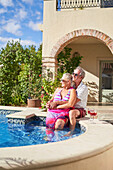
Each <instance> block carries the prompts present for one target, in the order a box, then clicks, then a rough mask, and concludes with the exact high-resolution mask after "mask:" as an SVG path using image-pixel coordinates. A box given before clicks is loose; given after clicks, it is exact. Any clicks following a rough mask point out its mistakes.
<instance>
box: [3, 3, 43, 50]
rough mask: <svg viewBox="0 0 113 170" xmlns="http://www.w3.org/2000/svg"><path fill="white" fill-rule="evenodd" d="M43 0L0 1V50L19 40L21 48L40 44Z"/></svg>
mask: <svg viewBox="0 0 113 170" xmlns="http://www.w3.org/2000/svg"><path fill="white" fill-rule="evenodd" d="M42 23H43V0H0V49H1V48H5V46H6V44H7V42H8V41H12V40H14V41H18V40H19V39H21V42H20V43H21V44H22V45H23V46H25V45H26V46H28V45H35V46H36V48H37V49H38V47H39V45H40V44H41V43H42V32H41V31H40V30H39V28H38V24H42Z"/></svg>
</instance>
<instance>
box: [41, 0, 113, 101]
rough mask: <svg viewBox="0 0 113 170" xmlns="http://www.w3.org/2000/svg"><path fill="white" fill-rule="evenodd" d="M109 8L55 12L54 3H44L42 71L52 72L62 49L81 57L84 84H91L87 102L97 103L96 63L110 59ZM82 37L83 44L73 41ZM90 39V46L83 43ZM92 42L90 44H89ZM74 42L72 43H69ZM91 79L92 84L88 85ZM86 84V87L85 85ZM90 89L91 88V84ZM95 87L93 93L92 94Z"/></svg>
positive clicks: (112, 50) (111, 30) (112, 11)
mask: <svg viewBox="0 0 113 170" xmlns="http://www.w3.org/2000/svg"><path fill="white" fill-rule="evenodd" d="M112 18H113V9H112V8H100V7H94V8H83V9H82V10H80V9H76V10H75V9H71V10H69V9H65V10H62V11H56V0H44V17H43V25H42V26H41V29H42V30H43V50H42V57H43V60H42V62H43V72H44V69H45V70H47V68H49V69H50V70H51V71H52V72H53V78H54V73H55V72H56V66H57V61H56V58H57V55H58V53H59V52H60V51H61V50H63V48H64V47H65V46H69V47H71V48H72V54H73V52H75V51H77V52H79V53H80V55H82V56H83V57H84V58H83V59H82V63H81V66H82V67H83V68H84V69H85V71H86V77H85V79H84V81H85V82H86V84H88V83H89V84H90V83H93V89H91V88H90V89H89V90H90V91H92V90H93V92H94V93H93V92H92V94H91V95H92V97H91V95H90V96H89V99H88V100H89V101H99V71H100V70H99V64H100V63H99V62H100V60H113V24H112ZM81 37H86V41H84V43H80V44H79V43H78V44H77V40H78V39H81ZM87 37H90V38H92V43H91V44H90V43H88V42H87ZM93 39H95V40H94V43H93ZM75 41H76V44H74V43H73V42H75ZM92 80H93V82H92ZM89 84H88V85H89ZM91 86H92V85H91ZM95 87H96V91H95Z"/></svg>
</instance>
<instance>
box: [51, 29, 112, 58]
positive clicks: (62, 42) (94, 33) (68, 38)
mask: <svg viewBox="0 0 113 170" xmlns="http://www.w3.org/2000/svg"><path fill="white" fill-rule="evenodd" d="M80 36H91V37H95V38H97V39H100V40H101V41H103V42H104V43H105V44H106V46H107V47H108V48H109V49H110V51H111V53H112V54H113V39H111V38H110V37H109V36H108V35H106V34H104V33H102V32H101V31H98V30H94V29H80V30H75V31H72V32H71V33H68V34H66V35H65V36H64V37H62V38H61V39H59V41H58V42H57V43H56V45H55V46H53V48H52V50H51V53H50V57H56V56H57V55H58V54H59V52H61V51H62V50H63V48H64V47H65V46H67V45H68V44H69V43H70V42H72V41H73V40H74V39H75V38H76V37H80Z"/></svg>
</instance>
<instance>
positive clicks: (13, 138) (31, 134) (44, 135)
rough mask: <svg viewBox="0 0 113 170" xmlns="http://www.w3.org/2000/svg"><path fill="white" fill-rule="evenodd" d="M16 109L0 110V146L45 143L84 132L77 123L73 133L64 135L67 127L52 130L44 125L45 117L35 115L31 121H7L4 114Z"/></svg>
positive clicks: (67, 130) (67, 129)
mask: <svg viewBox="0 0 113 170" xmlns="http://www.w3.org/2000/svg"><path fill="white" fill-rule="evenodd" d="M15 112H17V111H11V110H10V111H9V110H0V129H1V130H0V148H3V147H17V146H27V145H37V144H46V143H51V142H58V141H63V140H66V139H70V138H74V137H76V136H79V135H81V134H83V133H84V132H85V129H82V128H81V127H80V125H79V124H77V126H76V128H75V131H74V133H73V135H71V136H65V135H66V134H67V133H68V132H69V128H65V129H64V130H62V131H52V130H50V129H47V128H46V126H45V118H41V117H35V119H34V120H32V121H31V122H29V123H27V124H25V125H21V124H13V123H7V118H6V115H8V114H11V113H15Z"/></svg>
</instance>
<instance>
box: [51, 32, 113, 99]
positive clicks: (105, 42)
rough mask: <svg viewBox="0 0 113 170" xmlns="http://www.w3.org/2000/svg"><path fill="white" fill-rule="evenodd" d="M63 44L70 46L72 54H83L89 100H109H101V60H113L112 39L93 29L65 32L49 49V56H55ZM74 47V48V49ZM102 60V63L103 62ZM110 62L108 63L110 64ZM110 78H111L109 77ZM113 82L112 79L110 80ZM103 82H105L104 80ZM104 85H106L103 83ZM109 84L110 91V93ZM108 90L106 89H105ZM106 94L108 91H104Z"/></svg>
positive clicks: (112, 86) (102, 94)
mask: <svg viewBox="0 0 113 170" xmlns="http://www.w3.org/2000/svg"><path fill="white" fill-rule="evenodd" d="M65 46H69V47H72V46H73V48H72V49H73V51H72V55H73V53H75V52H78V53H80V55H83V57H84V59H83V61H82V63H81V66H82V67H83V68H84V69H85V70H86V73H87V75H86V79H85V82H86V83H87V85H88V87H89V94H90V95H89V101H91V102H99V101H100V102H110V101H108V100H106V101H105V100H103V96H105V93H104V90H103V87H104V86H102V85H103V79H104V78H103V72H102V69H103V64H102V63H103V62H104V61H105V62H106V63H107V62H109V61H110V63H111V64H112V62H113V40H112V39H111V38H110V37H109V36H108V35H106V34H104V33H102V32H100V31H98V30H93V29H81V30H76V31H73V32H71V33H68V34H66V35H65V36H64V37H62V38H61V39H60V40H59V41H58V42H57V43H56V45H55V46H54V47H53V49H52V50H51V54H50V57H54V58H56V57H57V55H58V53H59V52H60V51H62V50H63V48H64V47H65ZM74 48H75V49H74ZM105 62H104V63H105ZM111 64H110V65H111ZM110 79H112V78H110ZM110 82H111V84H113V83H112V82H113V80H112V81H110ZM104 83H107V82H106V81H104ZM105 87H106V85H105ZM112 90H113V85H111V89H110V93H112ZM106 91H108V89H107V90H106ZM106 95H108V92H107V93H106Z"/></svg>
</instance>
